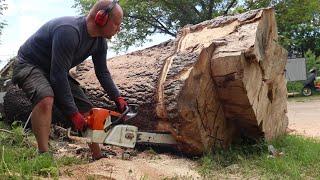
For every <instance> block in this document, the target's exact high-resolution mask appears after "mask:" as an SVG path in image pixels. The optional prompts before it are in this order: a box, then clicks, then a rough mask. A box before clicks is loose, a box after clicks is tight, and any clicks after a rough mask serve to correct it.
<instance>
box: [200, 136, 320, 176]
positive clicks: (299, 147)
mask: <svg viewBox="0 0 320 180" xmlns="http://www.w3.org/2000/svg"><path fill="white" fill-rule="evenodd" d="M270 144H271V145H273V146H274V147H275V148H276V149H277V150H278V151H280V152H283V153H284V155H282V156H279V157H273V156H270V155H269V152H268V144H267V143H265V142H261V143H258V144H254V145H241V146H233V147H231V148H230V149H229V150H227V151H219V150H218V151H217V152H215V154H209V155H206V156H204V157H202V158H201V159H200V167H199V172H200V173H201V175H202V176H204V177H207V178H212V177H215V178H217V177H219V176H221V177H230V176H235V177H241V178H263V179H312V178H319V177H320V141H319V140H318V139H311V138H305V137H302V136H296V135H287V136H283V137H281V138H278V139H276V140H274V141H272V142H270Z"/></svg>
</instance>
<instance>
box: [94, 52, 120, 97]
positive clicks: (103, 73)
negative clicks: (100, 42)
mask: <svg viewBox="0 0 320 180" xmlns="http://www.w3.org/2000/svg"><path fill="white" fill-rule="evenodd" d="M106 52H107V50H106V47H104V48H101V49H100V51H98V52H96V53H95V54H93V55H92V60H93V63H94V69H95V73H96V76H97V78H98V80H99V82H100V84H101V86H102V87H103V89H104V90H105V91H106V92H107V94H108V96H109V97H110V99H111V100H113V101H116V99H117V98H118V97H119V96H120V93H119V90H118V88H117V86H116V85H115V84H114V82H113V80H112V78H111V74H110V72H109V70H108V67H107V62H106V58H107V57H106Z"/></svg>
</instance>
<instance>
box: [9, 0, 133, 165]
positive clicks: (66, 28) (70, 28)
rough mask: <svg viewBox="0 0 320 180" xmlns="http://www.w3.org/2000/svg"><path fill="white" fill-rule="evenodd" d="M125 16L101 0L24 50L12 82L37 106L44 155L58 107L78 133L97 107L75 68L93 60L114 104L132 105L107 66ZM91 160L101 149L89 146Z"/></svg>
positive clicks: (51, 26) (45, 29)
mask: <svg viewBox="0 0 320 180" xmlns="http://www.w3.org/2000/svg"><path fill="white" fill-rule="evenodd" d="M122 17H123V11H122V8H121V7H120V5H119V4H118V2H117V1H116V0H113V1H111V0H100V1H98V2H97V3H96V4H95V5H94V6H93V7H92V9H91V10H90V12H89V14H88V15H87V16H83V17H61V18H57V19H53V20H51V21H49V22H47V23H46V24H44V25H43V26H42V27H41V28H40V29H39V30H38V31H37V32H36V33H35V34H33V35H32V36H31V37H30V38H29V39H28V40H27V41H26V42H25V43H24V44H23V45H22V46H21V47H20V49H19V52H18V60H17V63H16V65H15V67H14V72H13V83H15V84H18V85H19V87H20V88H22V89H23V91H24V92H25V93H26V94H27V96H28V97H29V98H30V100H31V102H32V104H33V110H32V115H31V122H32V130H33V132H34V134H35V136H36V139H37V143H38V150H39V152H40V153H41V152H47V151H48V141H49V132H50V124H51V116H52V106H53V103H55V104H56V105H57V106H58V107H59V109H61V110H62V111H63V113H64V114H65V116H66V117H67V118H68V119H70V120H71V121H72V123H73V125H74V128H75V129H76V130H79V131H82V130H84V128H85V123H86V122H85V120H84V116H83V115H84V114H86V113H88V112H89V111H90V109H91V108H92V107H93V106H92V104H91V102H90V101H89V100H88V98H87V97H86V96H85V94H84V93H83V91H82V90H81V88H80V87H79V84H77V82H76V81H75V80H73V79H72V78H71V77H70V76H69V70H70V69H71V68H72V67H75V66H76V65H78V64H80V63H81V62H83V61H84V60H85V59H87V58H88V57H89V56H92V61H93V63H94V69H95V72H96V76H97V78H98V80H99V82H100V84H101V86H102V87H103V88H104V90H105V91H106V92H107V94H108V96H109V97H110V99H111V100H113V101H115V103H116V105H117V107H118V109H119V110H120V111H123V110H124V109H125V107H126V106H127V103H126V101H125V100H124V98H122V97H121V96H120V93H119V91H118V89H117V87H116V85H115V84H114V82H113V80H112V78H111V75H110V73H109V70H108V68H107V64H106V54H107V43H106V40H105V38H108V39H110V38H111V37H112V36H113V35H115V34H116V33H117V32H119V31H120V24H121V22H122ZM89 146H90V148H91V150H92V154H93V155H92V157H93V158H94V159H99V158H101V157H102V154H101V151H100V147H99V145H98V144H90V145H89Z"/></svg>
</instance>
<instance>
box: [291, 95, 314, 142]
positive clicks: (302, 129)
mask: <svg viewBox="0 0 320 180" xmlns="http://www.w3.org/2000/svg"><path fill="white" fill-rule="evenodd" d="M288 118H289V129H290V130H293V133H296V134H300V135H304V136H308V137H320V97H316V96H314V97H310V98H301V99H300V98H297V99H293V100H289V102H288Z"/></svg>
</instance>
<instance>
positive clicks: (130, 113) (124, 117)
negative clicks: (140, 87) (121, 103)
mask: <svg viewBox="0 0 320 180" xmlns="http://www.w3.org/2000/svg"><path fill="white" fill-rule="evenodd" d="M137 113H138V105H135V104H129V105H128V106H126V107H125V110H124V111H123V113H121V114H120V116H118V118H117V119H116V120H114V121H112V123H111V125H110V126H112V127H113V126H115V125H118V124H121V123H123V122H124V121H128V120H130V119H132V118H134V117H135V116H136V115H137Z"/></svg>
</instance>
